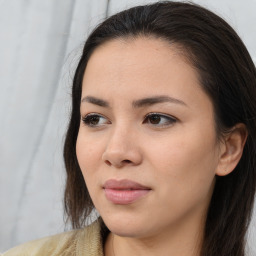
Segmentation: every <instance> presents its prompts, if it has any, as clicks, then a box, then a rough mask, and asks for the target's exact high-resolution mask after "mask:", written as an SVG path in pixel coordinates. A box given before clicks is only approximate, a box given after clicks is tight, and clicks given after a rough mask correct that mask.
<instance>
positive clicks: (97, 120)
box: [82, 114, 110, 127]
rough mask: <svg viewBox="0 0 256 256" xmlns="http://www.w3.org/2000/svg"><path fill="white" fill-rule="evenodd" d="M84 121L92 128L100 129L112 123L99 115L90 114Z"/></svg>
mask: <svg viewBox="0 0 256 256" xmlns="http://www.w3.org/2000/svg"><path fill="white" fill-rule="evenodd" d="M82 121H83V123H84V124H85V125H87V126H90V127H99V126H102V125H105V124H109V123H110V122H109V121H108V120H107V119H106V118H105V117H104V116H101V115H98V114H88V115H86V116H85V117H83V118H82Z"/></svg>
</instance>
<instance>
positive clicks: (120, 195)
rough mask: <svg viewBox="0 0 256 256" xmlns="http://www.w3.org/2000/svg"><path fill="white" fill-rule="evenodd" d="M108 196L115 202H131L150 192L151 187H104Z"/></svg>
mask: <svg viewBox="0 0 256 256" xmlns="http://www.w3.org/2000/svg"><path fill="white" fill-rule="evenodd" d="M104 191H105V195H106V198H107V199H108V200H109V201H110V202H112V203H114V204H131V203H133V202H135V201H137V200H138V199H140V198H141V197H143V196H145V195H146V194H148V193H149V191H150V190H149V189H138V190H116V189H106V188H105V189H104Z"/></svg>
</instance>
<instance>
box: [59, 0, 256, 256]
mask: <svg viewBox="0 0 256 256" xmlns="http://www.w3.org/2000/svg"><path fill="white" fill-rule="evenodd" d="M138 36H145V37H152V36H153V37H157V38H161V39H163V40H166V41H167V42H169V43H171V44H176V45H179V46H181V47H182V48H183V49H184V52H185V54H186V57H187V58H188V59H189V61H190V63H191V65H193V66H194V67H195V68H196V70H197V71H198V74H199V76H200V83H201V86H202V88H203V90H204V91H205V92H206V93H207V94H208V95H209V96H210V98H211V100H212V102H213V105H214V110H215V120H216V131H217V134H218V135H219V137H221V135H222V134H223V133H224V132H225V131H226V130H228V129H229V128H231V127H233V126H234V125H235V124H237V123H244V124H245V125H246V127H247V130H248V139H247V141H246V144H245V148H244V152H243V155H242V158H241V160H240V162H239V164H238V165H237V166H236V168H235V170H234V171H233V172H232V173H231V174H229V175H227V176H223V177H216V185H215V188H214V192H213V195H212V199H211V203H210V206H209V210H208V214H207V219H206V226H205V234H204V240H203V245H202V251H201V255H204V256H216V255H218V256H224V255H225V256H227V255H230V256H244V250H245V237H246V231H247V228H248V224H249V222H250V218H251V214H252V208H253V202H254V195H255V188H256V165H255V164H256V163H255V161H256V100H255V99H256V71H255V66H254V63H253V61H252V59H251V57H250V55H249V53H248V51H247V49H246V47H245V46H244V44H243V42H242V41H241V39H240V38H239V36H238V35H237V34H236V32H235V31H234V30H233V29H232V28H231V27H230V26H229V25H228V24H227V23H226V22H225V21H224V20H223V19H222V18H220V17H219V16H217V15H215V14H214V13H212V12H210V11H209V10H207V9H205V8H203V7H201V6H198V5H195V4H191V3H178V2H169V1H168V2H158V3H155V4H150V5H145V6H138V7H134V8H131V9H128V10H125V11H123V12H120V13H118V14H116V15H113V16H111V17H110V18H108V19H107V20H105V21H104V22H103V23H101V24H100V25H99V26H98V27H96V29H95V30H94V31H93V32H92V33H91V35H90V36H89V38H88V39H87V41H86V43H85V46H84V49H83V53H82V56H81V59H80V62H79V64H78V66H77V69H76V72H75V76H74V80H73V87H72V113H71V119H70V123H69V127H68V131H67V135H66V140H65V145H64V160H65V166H66V171H67V182H66V190H65V210H66V214H67V217H68V219H69V220H70V221H71V223H72V225H73V227H74V228H78V227H81V226H83V225H84V223H85V221H86V219H87V218H88V216H89V215H90V213H91V211H92V210H93V209H94V206H93V203H92V201H91V198H90V196H89V193H88V190H87V187H86V185H85V182H84V179H83V176H82V174H81V170H80V168H79V165H78V161H77V158H76V150H75V148H76V140H77V134H78V129H79V123H80V100H81V90H82V79H83V74H84V71H85V68H86V65H87V62H88V59H89V58H90V56H91V54H92V52H93V51H94V50H95V49H97V47H99V46H100V45H102V44H104V43H105V42H107V41H109V40H113V39H115V38H126V37H130V38H136V37H138Z"/></svg>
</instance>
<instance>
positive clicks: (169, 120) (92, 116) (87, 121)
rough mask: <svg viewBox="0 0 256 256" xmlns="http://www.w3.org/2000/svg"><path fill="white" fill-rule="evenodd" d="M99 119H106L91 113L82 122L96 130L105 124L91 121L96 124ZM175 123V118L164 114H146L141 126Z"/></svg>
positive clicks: (160, 125)
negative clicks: (153, 122) (164, 121)
mask: <svg viewBox="0 0 256 256" xmlns="http://www.w3.org/2000/svg"><path fill="white" fill-rule="evenodd" d="M95 118H96V120H95ZM101 118H104V119H106V120H107V118H105V117H104V116H102V115H99V114H96V113H91V114H88V115H86V116H85V117H82V121H83V123H84V124H85V125H86V126H88V127H92V128H97V127H100V126H102V125H105V124H98V123H97V124H92V121H96V122H97V121H99V119H101ZM150 118H157V119H155V120H154V121H159V120H160V122H161V119H165V120H167V121H166V123H164V124H159V123H157V124H152V123H150V122H149V120H150ZM93 119H94V120H93ZM151 121H152V120H151ZM176 122H177V119H176V118H175V117H172V116H169V115H165V114H160V113H149V114H147V115H146V116H145V117H144V120H143V124H144V123H148V124H149V125H152V126H154V127H165V126H171V125H173V124H174V123H176ZM106 124H110V122H107V123H106Z"/></svg>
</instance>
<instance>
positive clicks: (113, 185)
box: [103, 179, 150, 190]
mask: <svg viewBox="0 0 256 256" xmlns="http://www.w3.org/2000/svg"><path fill="white" fill-rule="evenodd" d="M103 188H104V189H116V190H150V188H149V187H146V186H144V185H141V184H139V183H137V182H135V181H132V180H127V179H124V180H115V179H110V180H107V181H106V182H105V183H104V185H103Z"/></svg>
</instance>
